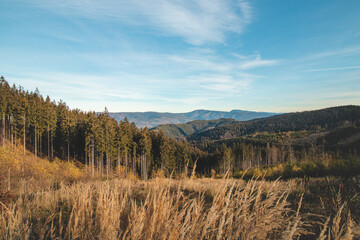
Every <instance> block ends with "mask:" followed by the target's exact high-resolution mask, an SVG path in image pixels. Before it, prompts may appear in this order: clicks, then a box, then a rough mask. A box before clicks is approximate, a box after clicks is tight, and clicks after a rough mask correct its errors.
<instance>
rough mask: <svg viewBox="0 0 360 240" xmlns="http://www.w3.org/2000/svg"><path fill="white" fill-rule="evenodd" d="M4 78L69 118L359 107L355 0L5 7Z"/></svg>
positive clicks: (7, 3)
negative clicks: (76, 113) (60, 105)
mask: <svg viewBox="0 0 360 240" xmlns="http://www.w3.org/2000/svg"><path fill="white" fill-rule="evenodd" d="M0 9H1V14H0V33H1V35H0V75H3V76H4V77H5V79H6V80H7V81H8V82H9V83H11V84H16V85H21V86H23V87H24V88H25V89H27V90H29V91H34V90H35V89H36V88H38V89H39V90H40V93H41V94H42V95H43V96H47V95H49V96H50V97H51V99H54V100H56V101H59V100H60V99H61V100H63V101H65V102H66V103H67V105H68V106H69V107H70V108H79V109H81V110H84V111H103V110H104V108H105V107H107V109H108V110H109V111H110V112H137V111H140V112H142V111H159V112H188V111H192V110H195V109H208V110H223V111H228V110H232V109H241V110H253V111H267V112H294V111H303V110H312V109H320V108H325V107H331V106H339V105H349V104H352V105H360V14H359V13H360V1H359V0H316V1H314V0H302V1H290V0H271V1H269V0H251V1H247V0H234V1H233V0H148V1H144V0H128V1H125V0H102V1H98V0H76V1H74V0H61V1H59V0H31V1H29V0H0Z"/></svg>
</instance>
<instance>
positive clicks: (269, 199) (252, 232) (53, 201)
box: [0, 150, 360, 239]
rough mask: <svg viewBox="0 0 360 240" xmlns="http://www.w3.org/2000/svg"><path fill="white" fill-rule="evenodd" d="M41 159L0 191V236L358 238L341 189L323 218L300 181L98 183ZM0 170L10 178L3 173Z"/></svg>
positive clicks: (2, 160) (7, 153)
mask: <svg viewBox="0 0 360 240" xmlns="http://www.w3.org/2000/svg"><path fill="white" fill-rule="evenodd" d="M4 151H5V150H4ZM1 156H6V157H7V159H6V161H5V160H4V159H2V158H1ZM9 156H13V155H11V153H9V152H5V153H4V154H3V155H1V154H0V164H3V165H2V166H9V164H10V163H13V162H14V161H15V160H16V159H12V160H9ZM28 160H29V161H33V160H32V159H28ZM28 160H26V159H25V160H24V161H28ZM38 161H39V163H36V162H30V163H34V164H35V165H36V164H42V165H43V166H47V167H45V168H37V167H34V166H32V167H31V166H29V170H28V171H30V172H28V175H26V174H24V175H20V176H18V177H14V178H13V179H14V180H13V181H12V183H11V187H12V188H11V192H12V193H11V192H9V191H8V192H7V194H8V195H3V196H8V199H6V198H5V197H3V198H1V194H0V239H298V238H300V239H356V238H358V237H359V234H360V233H359V232H360V230H359V227H358V226H357V223H356V221H355V220H354V219H353V217H352V216H351V214H350V211H348V208H347V205H346V203H345V202H343V201H342V199H341V196H338V195H339V194H340V191H339V192H337V193H336V194H335V195H334V202H335V203H336V204H335V205H332V206H336V208H337V209H336V210H335V211H334V212H333V213H330V214H324V215H320V216H319V214H318V213H316V214H315V212H312V210H311V208H309V206H308V204H309V203H308V202H304V201H305V200H306V199H309V196H310V193H309V191H310V190H309V189H310V188H309V186H308V185H306V184H304V183H303V182H302V181H300V180H289V181H286V182H284V181H279V180H277V181H265V180H263V179H251V180H249V181H244V180H234V179H229V178H226V177H225V178H223V179H217V180H215V179H193V178H190V179H186V178H184V179H180V180H173V179H166V178H154V179H151V180H148V181H138V180H129V179H112V180H108V181H101V180H100V179H98V180H97V179H91V178H86V174H85V173H84V172H86V170H84V171H83V172H81V170H80V169H78V168H77V167H74V166H71V168H70V169H72V170H73V171H75V172H78V173H79V174H78V175H71V174H70V175H66V174H68V172H66V171H64V172H63V174H64V176H61V172H60V173H59V172H58V173H55V172H52V171H53V169H52V168H51V166H52V165H51V164H52V163H49V162H45V160H43V159H42V160H39V159H38ZM42 161H44V162H42ZM19 163H20V164H21V163H23V162H22V161H20V162H19ZM5 164H8V165H5ZM48 164H50V165H48ZM56 164H58V163H56ZM59 164H62V163H59ZM14 166H15V167H16V165H14ZM55 166H58V165H55ZM59 166H61V165H59ZM65 166H67V165H65ZM15 167H14V170H13V172H16V171H17V170H16V168H15ZM35 169H47V170H46V171H49V173H53V174H54V175H55V176H58V175H56V174H60V175H59V176H60V177H59V179H58V180H56V177H54V176H51V174H44V175H41V174H40V173H39V172H37V170H35ZM18 171H19V174H21V173H22V170H21V169H19V170H18ZM42 171H44V170H42ZM1 174H3V175H1V176H2V177H3V178H4V179H6V178H7V172H6V171H2V172H1ZM70 176H72V177H70ZM79 176H81V177H79ZM47 179H52V180H51V181H49V182H47ZM69 179H71V181H69ZM5 181H6V180H5ZM307 184H309V183H307ZM4 185H5V186H6V185H7V184H4ZM5 189H6V187H5ZM334 192H336V191H335V190H334ZM338 193H339V194H338ZM295 195H296V196H297V197H295V200H294V196H295ZM355 197H358V196H355ZM303 199H304V201H303ZM304 207H305V209H304ZM304 210H305V211H304Z"/></svg>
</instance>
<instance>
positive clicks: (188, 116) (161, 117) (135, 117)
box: [109, 110, 278, 128]
mask: <svg viewBox="0 0 360 240" xmlns="http://www.w3.org/2000/svg"><path fill="white" fill-rule="evenodd" d="M276 114H278V113H269V112H254V111H243V110H232V111H229V112H226V111H210V110H195V111H192V112H187V113H168V112H166V113H159V112H112V113H109V115H110V116H111V117H113V118H114V119H115V120H117V121H118V122H119V121H122V120H124V119H125V117H126V118H127V119H128V121H129V122H134V123H135V124H136V126H137V127H142V128H143V127H148V128H153V127H156V126H158V125H161V124H179V123H186V122H190V121H193V120H215V119H220V118H232V119H234V120H237V121H247V120H251V119H255V118H264V117H270V116H273V115H276Z"/></svg>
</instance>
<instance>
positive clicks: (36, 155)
mask: <svg viewBox="0 0 360 240" xmlns="http://www.w3.org/2000/svg"><path fill="white" fill-rule="evenodd" d="M35 158H37V131H36V126H35Z"/></svg>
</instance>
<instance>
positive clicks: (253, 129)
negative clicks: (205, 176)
mask: <svg viewBox="0 0 360 240" xmlns="http://www.w3.org/2000/svg"><path fill="white" fill-rule="evenodd" d="M352 124H357V125H359V124H360V106H354V105H349V106H340V107H332V108H326V109H321V110H315V111H305V112H296V113H287V114H282V115H277V116H272V117H268V118H261V119H254V120H251V121H245V122H238V123H233V124H229V125H226V126H220V127H217V128H213V129H209V130H206V131H203V132H198V133H194V134H192V135H190V136H188V140H190V141H203V140H218V139H227V138H234V137H241V136H244V135H248V134H254V133H257V132H275V133H276V132H285V131H301V130H323V131H328V130H333V129H335V128H337V127H342V126H347V125H352Z"/></svg>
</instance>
